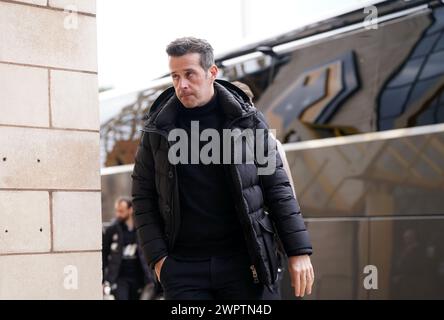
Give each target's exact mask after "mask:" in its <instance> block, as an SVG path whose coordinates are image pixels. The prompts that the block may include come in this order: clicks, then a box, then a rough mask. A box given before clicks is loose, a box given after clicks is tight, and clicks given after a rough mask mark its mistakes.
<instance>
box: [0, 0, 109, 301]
mask: <svg viewBox="0 0 444 320" xmlns="http://www.w3.org/2000/svg"><path fill="white" fill-rule="evenodd" d="M96 43H97V39H96V18H95V0H23V1H7V0H0V299H100V298H101V251H100V250H101V208H100V206H101V203H100V163H99V139H100V138H99V106H98V84H97V45H96Z"/></svg>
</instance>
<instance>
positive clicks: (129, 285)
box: [112, 278, 143, 300]
mask: <svg viewBox="0 0 444 320" xmlns="http://www.w3.org/2000/svg"><path fill="white" fill-rule="evenodd" d="M116 284H117V288H116V289H115V290H114V291H113V292H112V294H113V295H114V297H115V298H116V300H139V299H140V294H141V292H142V289H143V279H134V278H119V279H117V282H116Z"/></svg>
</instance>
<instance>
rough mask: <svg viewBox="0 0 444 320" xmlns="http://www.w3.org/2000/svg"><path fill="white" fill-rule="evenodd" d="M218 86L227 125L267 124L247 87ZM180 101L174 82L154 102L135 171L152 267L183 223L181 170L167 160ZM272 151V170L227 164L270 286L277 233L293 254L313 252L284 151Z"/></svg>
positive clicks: (255, 259) (250, 242)
mask: <svg viewBox="0 0 444 320" xmlns="http://www.w3.org/2000/svg"><path fill="white" fill-rule="evenodd" d="M214 86H215V90H217V94H218V97H219V102H220V104H221V107H222V108H223V111H224V114H225V117H226V122H225V125H224V128H227V129H234V128H239V129H240V130H245V129H247V128H250V129H253V130H254V129H255V128H257V129H268V127H267V124H266V123H265V120H264V118H263V116H262V114H261V113H260V112H259V111H258V110H257V109H256V108H255V107H254V106H253V105H252V104H251V103H250V100H249V98H248V96H247V95H246V94H245V93H244V92H243V91H242V90H240V89H239V88H237V87H236V86H234V85H232V84H231V83H229V82H226V81H222V80H216V82H215V84H214ZM177 103H179V101H178V98H177V97H176V95H175V93H174V89H173V88H169V89H167V90H166V91H165V92H163V93H162V94H161V95H160V96H159V98H158V99H157V100H156V101H155V102H154V104H153V106H152V107H151V109H150V112H149V114H148V115H147V116H146V117H145V120H146V122H145V126H144V128H143V130H142V131H143V132H142V138H141V142H140V145H139V148H138V150H137V153H136V159H135V166H134V171H133V173H132V181H133V182H132V196H133V204H134V210H135V222H136V228H137V232H138V237H139V241H140V244H141V246H142V248H143V251H144V254H145V256H146V257H147V259H148V263H149V264H150V266H151V267H152V268H153V267H154V265H155V263H156V262H157V261H159V260H160V259H161V258H162V257H164V256H165V255H167V254H168V251H169V250H170V249H171V248H172V247H173V246H174V244H175V239H176V236H177V234H178V230H179V227H180V210H179V209H180V205H179V192H178V183H177V179H176V177H177V174H176V168H175V166H174V165H172V164H170V163H169V161H168V150H169V147H170V142H168V139H167V137H168V133H169V132H170V130H172V129H174V128H175V119H176V115H177ZM273 154H274V156H276V170H275V171H274V173H273V174H271V175H258V165H257V164H251V163H250V164H249V163H242V164H230V165H229V166H226V167H227V168H228V169H227V170H229V176H230V177H231V179H232V181H231V182H232V185H233V190H231V191H230V192H233V196H234V199H235V201H236V211H237V214H238V217H239V220H240V222H241V225H242V227H243V230H244V235H245V240H246V244H247V248H248V252H249V254H250V258H251V263H252V267H251V268H252V271H253V275H254V274H257V276H258V281H260V282H262V283H263V284H265V285H267V286H271V285H272V284H273V283H274V282H275V280H276V277H277V250H276V249H277V240H278V238H279V239H280V241H281V244H282V245H283V248H284V250H285V252H286V253H287V255H288V256H294V255H303V254H311V253H312V247H311V244H310V240H309V236H308V232H307V231H306V228H305V224H304V220H303V218H302V215H301V212H300V207H299V204H298V202H297V200H296V199H295V197H294V195H293V191H292V188H291V185H290V183H289V180H288V177H287V175H286V173H285V170H284V169H283V167H282V161H281V159H280V157H279V154H278V153H277V152H274V153H273ZM227 192H229V191H228V190H227ZM277 235H278V238H277Z"/></svg>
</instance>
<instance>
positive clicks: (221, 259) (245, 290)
mask: <svg viewBox="0 0 444 320" xmlns="http://www.w3.org/2000/svg"><path fill="white" fill-rule="evenodd" d="M160 282H161V284H162V286H163V288H164V296H165V299H167V300H213V299H217V300H262V299H263V294H264V290H265V286H264V285H262V284H260V283H254V278H253V273H252V271H251V269H250V261H249V257H248V254H246V253H245V252H241V253H235V254H232V255H228V256H214V257H211V258H207V259H201V260H197V259H185V258H180V257H176V256H174V255H169V256H168V257H167V258H166V259H165V261H164V263H163V265H162V269H161V272H160Z"/></svg>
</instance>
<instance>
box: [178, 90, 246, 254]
mask: <svg viewBox="0 0 444 320" xmlns="http://www.w3.org/2000/svg"><path fill="white" fill-rule="evenodd" d="M178 108H179V112H178V117H177V122H176V126H177V128H181V129H184V130H185V131H187V134H188V135H187V136H188V149H189V151H188V162H187V163H188V164H181V163H179V164H178V165H177V174H178V183H179V195H180V214H181V225H180V229H179V234H178V237H177V241H176V243H175V247H174V248H173V251H172V252H170V254H172V255H174V256H180V257H185V258H187V257H189V258H208V257H210V256H213V255H224V254H228V253H231V252H233V251H237V250H242V249H244V248H245V239H244V235H243V232H242V229H241V225H240V222H239V219H238V217H237V214H236V210H235V205H234V200H233V197H232V195H231V190H232V188H230V182H229V181H230V180H229V179H228V173H227V167H226V165H223V164H213V163H211V164H207V165H205V164H203V163H202V162H201V161H200V158H199V164H191V122H192V121H198V123H199V134H200V133H201V132H202V131H203V130H205V129H207V128H212V129H216V130H218V131H219V132H220V134H219V137H222V134H221V132H222V126H223V123H224V121H225V116H224V114H223V111H222V107H221V105H220V104H219V101H218V99H217V95H216V94H215V95H214V96H213V98H212V99H211V101H210V102H208V103H207V104H206V105H204V106H201V107H195V108H186V107H184V106H183V105H181V104H179V105H178ZM207 143H208V142H207V141H204V142H200V143H199V146H200V147H199V151H200V149H201V148H202V147H203V146H204V145H206V144H207ZM220 146H221V147H222V139H220ZM220 153H221V157H222V150H221V152H220ZM220 163H222V161H221V162H220Z"/></svg>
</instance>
